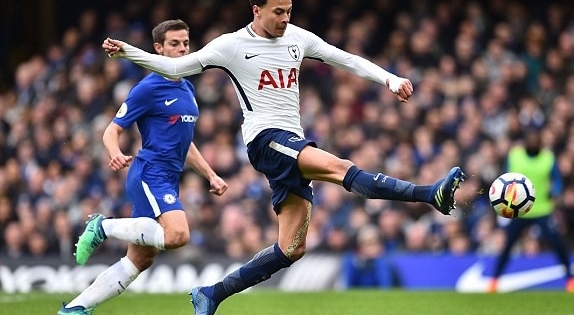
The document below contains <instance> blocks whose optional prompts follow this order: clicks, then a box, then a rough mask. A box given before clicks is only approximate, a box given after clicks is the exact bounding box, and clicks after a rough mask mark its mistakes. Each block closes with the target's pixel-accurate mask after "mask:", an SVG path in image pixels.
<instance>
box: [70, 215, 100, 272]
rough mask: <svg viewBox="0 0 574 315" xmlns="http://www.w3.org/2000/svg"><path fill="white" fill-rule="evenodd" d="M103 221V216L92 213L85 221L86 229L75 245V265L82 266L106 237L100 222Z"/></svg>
mask: <svg viewBox="0 0 574 315" xmlns="http://www.w3.org/2000/svg"><path fill="white" fill-rule="evenodd" d="M104 219H105V217H104V215H103V214H100V213H94V214H91V215H90V216H89V219H88V221H86V228H85V229H84V232H83V233H82V235H80V239H79V240H78V243H77V244H76V253H75V255H76V263H78V265H84V264H85V263H86V262H87V261H88V259H89V258H90V256H92V254H93V253H94V251H95V250H96V248H97V247H98V246H100V244H102V243H103V242H104V241H105V240H106V238H107V236H106V233H105V232H104V229H103V228H102V221H103V220H104Z"/></svg>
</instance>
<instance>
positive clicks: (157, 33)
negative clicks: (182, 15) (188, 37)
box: [151, 19, 189, 44]
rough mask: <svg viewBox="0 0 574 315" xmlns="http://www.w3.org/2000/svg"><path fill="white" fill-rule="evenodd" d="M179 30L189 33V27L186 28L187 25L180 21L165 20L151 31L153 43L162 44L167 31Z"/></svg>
mask: <svg viewBox="0 0 574 315" xmlns="http://www.w3.org/2000/svg"><path fill="white" fill-rule="evenodd" d="M179 30H186V31H187V32H188V33H189V26H187V24H186V23H185V22H184V21H182V20H180V19H177V20H167V21H163V22H161V23H159V24H158V25H156V27H154V28H153V30H152V31H151V36H152V38H153V42H154V43H159V44H163V42H164V41H165V33H167V31H179Z"/></svg>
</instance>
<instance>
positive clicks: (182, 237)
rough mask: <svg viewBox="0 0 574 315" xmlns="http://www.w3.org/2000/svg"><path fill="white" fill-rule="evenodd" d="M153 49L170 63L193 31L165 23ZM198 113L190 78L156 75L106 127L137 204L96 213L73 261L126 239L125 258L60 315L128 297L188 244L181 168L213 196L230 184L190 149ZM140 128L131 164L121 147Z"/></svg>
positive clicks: (117, 166)
mask: <svg viewBox="0 0 574 315" xmlns="http://www.w3.org/2000/svg"><path fill="white" fill-rule="evenodd" d="M152 35H153V42H154V48H155V50H156V52H157V53H158V54H160V55H164V56H167V57H178V56H184V55H187V54H188V53H189V28H188V26H187V24H186V23H184V22H183V21H181V20H168V21H164V22H162V23H160V24H158V25H157V26H156V27H155V28H154V29H153V31H152ZM198 117H199V110H198V107H197V103H196V101H195V97H194V87H193V85H192V84H191V83H190V82H189V81H187V80H185V79H178V80H171V79H166V78H164V77H162V76H160V75H158V74H155V73H152V74H149V75H147V76H146V77H145V78H143V79H142V80H141V81H140V82H139V83H138V84H136V85H135V86H134V87H133V88H132V90H131V91H130V92H129V94H128V97H127V99H126V101H125V102H124V103H123V104H122V106H121V107H120V109H119V110H118V112H117V114H116V117H115V118H114V119H113V121H112V122H111V123H110V125H109V126H108V127H107V128H106V130H105V132H104V136H103V141H104V145H105V147H106V149H107V150H108V153H109V156H110V157H111V160H110V162H109V166H110V167H111V168H112V169H113V170H114V171H118V170H121V169H123V168H125V167H128V166H130V164H131V166H130V167H129V171H128V175H127V180H126V190H127V192H128V194H129V196H130V198H131V200H132V203H133V210H132V217H131V218H118V219H114V218H105V217H104V216H103V215H102V214H98V213H96V214H93V215H91V216H90V219H89V221H88V222H87V226H86V229H85V231H84V233H83V234H82V235H81V236H80V239H79V241H78V244H77V250H76V261H77V263H78V264H80V265H83V264H85V263H86V261H87V260H88V258H89V257H90V255H91V254H92V253H93V251H94V249H95V248H96V246H93V245H94V244H98V245H99V244H100V243H102V242H103V241H104V240H105V239H106V238H107V237H115V238H117V239H121V240H125V241H128V242H129V243H128V250H127V255H126V257H123V258H121V259H120V261H118V262H117V263H116V264H114V265H112V266H111V267H109V268H108V269H107V270H105V271H104V272H103V273H101V274H100V275H99V276H98V277H97V278H96V279H95V281H94V282H93V283H92V284H91V285H90V286H89V287H88V288H87V289H85V290H84V291H83V292H82V293H81V294H80V295H79V296H78V297H76V298H75V299H74V300H72V301H71V302H70V303H69V304H67V305H64V306H62V308H61V309H60V311H59V312H58V314H59V315H62V314H75V315H85V314H91V313H92V311H93V310H94V308H95V307H96V306H97V305H98V304H100V303H102V302H104V301H106V300H108V299H110V298H112V297H114V296H117V295H119V294H121V293H122V292H124V291H125V290H126V288H127V286H128V285H129V284H130V283H131V282H132V281H133V280H135V279H136V277H137V276H138V275H139V274H140V273H141V272H142V271H144V270H146V269H147V268H148V267H149V266H151V264H152V263H153V260H154V257H155V256H156V255H157V254H158V253H159V252H160V251H161V250H164V249H175V248H178V247H182V246H185V245H186V244H188V242H189V227H188V224H187V218H186V215H185V212H184V211H183V206H182V204H181V201H180V199H179V179H180V176H181V173H182V170H183V166H184V163H185V162H187V163H188V164H189V165H190V166H191V167H192V168H193V169H194V170H195V171H196V172H198V173H199V174H200V175H202V176H203V177H205V178H206V179H208V180H209V183H210V186H211V189H210V192H211V193H213V194H215V195H222V194H223V193H225V191H226V190H227V183H225V181H224V180H223V179H221V178H220V177H219V176H217V174H216V173H215V172H214V171H213V170H212V169H211V167H210V166H209V165H208V164H207V162H206V161H205V160H204V159H203V157H202V156H201V154H200V153H199V151H198V150H197V148H196V147H195V145H194V144H193V143H192V139H193V132H194V127H195V124H196V122H197V119H198ZM134 123H136V124H137V126H138V129H139V132H140V134H141V138H142V148H141V150H140V151H139V152H138V154H137V156H136V157H135V158H133V157H132V156H130V155H125V154H124V153H123V152H122V151H121V149H120V145H119V139H120V135H121V134H122V132H123V131H124V130H125V129H128V128H130V127H131V126H132V125H133V124H134Z"/></svg>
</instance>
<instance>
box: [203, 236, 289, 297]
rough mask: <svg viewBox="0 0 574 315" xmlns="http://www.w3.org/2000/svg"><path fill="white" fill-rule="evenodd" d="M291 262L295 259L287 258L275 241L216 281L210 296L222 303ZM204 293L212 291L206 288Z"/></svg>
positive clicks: (269, 276)
mask: <svg viewBox="0 0 574 315" xmlns="http://www.w3.org/2000/svg"><path fill="white" fill-rule="evenodd" d="M291 264H293V261H292V260H290V259H289V258H287V257H286V256H285V255H284V254H283V252H282V251H281V249H280V248H279V245H278V244H277V243H275V245H273V246H269V247H267V248H265V249H263V250H262V251H260V252H259V253H257V254H256V255H255V256H254V257H253V259H251V260H250V261H248V262H247V263H246V264H245V265H243V266H241V267H240V268H239V269H237V270H235V271H234V272H232V273H231V274H229V275H227V276H226V277H225V278H223V280H222V281H220V282H218V283H216V284H215V285H214V286H213V293H212V294H210V296H213V300H214V301H215V302H216V303H221V301H223V300H225V299H226V298H228V297H229V296H231V295H233V294H235V293H238V292H241V291H243V290H245V289H247V288H249V287H252V286H254V285H256V284H257V283H259V282H262V281H265V280H267V279H269V278H271V275H273V274H274V273H276V272H277V271H279V270H281V269H283V268H286V267H289V266H291ZM206 289H207V288H206ZM203 293H204V294H206V293H211V292H208V291H207V290H206V291H203ZM206 295H207V294H206Z"/></svg>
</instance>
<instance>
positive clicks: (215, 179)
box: [185, 142, 227, 196]
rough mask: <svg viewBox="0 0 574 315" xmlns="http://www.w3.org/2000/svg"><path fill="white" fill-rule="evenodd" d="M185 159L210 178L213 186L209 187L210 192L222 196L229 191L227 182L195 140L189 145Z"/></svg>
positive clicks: (201, 173) (193, 167)
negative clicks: (206, 157)
mask: <svg viewBox="0 0 574 315" xmlns="http://www.w3.org/2000/svg"><path fill="white" fill-rule="evenodd" d="M185 160H186V163H187V164H189V166H191V168H192V169H193V170H194V171H196V172H197V173H198V174H199V175H201V176H203V177H204V178H206V179H207V180H209V185H210V186H211V188H210V189H209V192H210V193H212V194H214V195H217V196H221V195H223V194H224V193H225V192H226V191H227V183H226V182H225V181H224V180H223V179H222V178H221V177H219V176H217V174H216V173H215V171H214V170H213V169H212V168H211V166H209V164H208V163H207V161H206V160H205V159H204V158H203V156H202V155H201V153H200V152H199V150H198V149H197V147H196V146H195V144H193V142H192V143H191V145H190V146H189V150H188V151H187V156H186V158H185Z"/></svg>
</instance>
